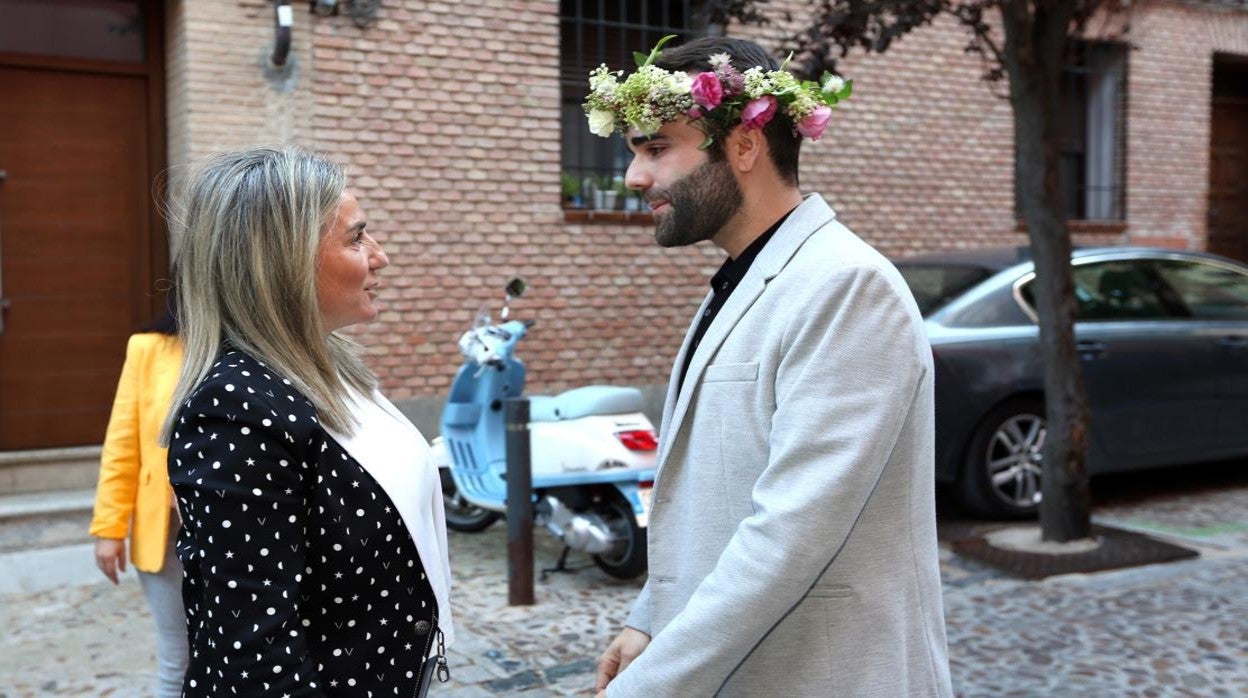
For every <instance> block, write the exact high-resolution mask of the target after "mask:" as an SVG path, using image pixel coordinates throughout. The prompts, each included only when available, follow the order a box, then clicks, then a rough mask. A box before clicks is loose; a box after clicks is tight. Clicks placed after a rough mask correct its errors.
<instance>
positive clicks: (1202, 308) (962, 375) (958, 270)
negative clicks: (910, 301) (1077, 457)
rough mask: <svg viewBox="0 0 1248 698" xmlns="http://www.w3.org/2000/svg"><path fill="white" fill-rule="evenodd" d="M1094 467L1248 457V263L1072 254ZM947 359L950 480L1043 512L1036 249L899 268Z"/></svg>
mask: <svg viewBox="0 0 1248 698" xmlns="http://www.w3.org/2000/svg"><path fill="white" fill-rule="evenodd" d="M1072 263H1073V265H1074V279H1075V298H1076V302H1077V304H1078V320H1077V322H1076V326H1075V334H1076V339H1077V341H1078V347H1079V352H1080V355H1081V357H1082V363H1083V376H1084V381H1085V385H1086V388H1087V392H1088V400H1089V403H1090V406H1091V411H1092V432H1091V434H1092V439H1091V449H1090V453H1089V454H1088V455H1089V460H1088V470H1089V472H1090V473H1092V474H1097V473H1107V472H1114V471H1122V470H1131V469H1137V468H1148V467H1152V466H1161V465H1180V464H1184V463H1193V462H1201V461H1212V460H1219V459H1223V458H1232V457H1241V456H1245V455H1248V267H1245V266H1244V265H1242V264H1240V263H1238V262H1234V261H1232V260H1229V259H1225V258H1223V257H1218V256H1215V255H1211V254H1202V253H1197V252H1180V251H1174V250H1160V249H1144V248H1133V247H1102V248H1085V249H1078V250H1076V251H1075V253H1074V255H1073V258H1072ZM897 266H898V268H899V269H900V270H901V273H902V275H903V276H904V277H905V278H906V281H907V282H908V283H909V285H910V288H911V290H912V291H913V292H914V295H915V298H916V299H917V300H918V303H919V308H920V309H921V310H922V312H923V315H924V317H925V318H926V321H927V332H928V336H929V337H930V339H931V342H932V351H933V353H934V355H935V362H936V449H937V454H936V457H937V462H936V473H937V480H938V481H940V482H942V483H947V484H951V485H953V487H954V490H955V492H956V494H957V495H958V498H959V500H960V501H961V502H962V504H963V505H965V506H966V507H967V508H968V509H970V510H972V511H975V512H977V513H980V514H986V515H990V516H1005V517H1015V516H1028V515H1034V513H1035V512H1036V510H1037V508H1038V504H1039V499H1040V465H1041V455H1040V449H1041V446H1042V445H1043V443H1044V438H1045V426H1044V390H1043V379H1042V370H1043V369H1042V366H1041V362H1040V352H1039V349H1038V346H1037V342H1038V328H1037V325H1036V316H1035V311H1034V307H1035V304H1034V300H1035V299H1034V296H1033V293H1034V289H1033V283H1032V282H1033V279H1034V277H1035V271H1034V267H1033V264H1032V262H1031V261H1030V254H1029V252H1028V251H1027V249H1026V248H1000V249H984V250H967V251H957V252H947V253H938V254H930V255H924V256H919V257H912V258H908V259H904V260H901V261H899V262H898V263H897Z"/></svg>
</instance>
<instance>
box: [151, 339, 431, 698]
mask: <svg viewBox="0 0 1248 698" xmlns="http://www.w3.org/2000/svg"><path fill="white" fill-rule="evenodd" d="M169 476H170V481H171V482H172V483H173V488H174V493H175V495H176V497H177V501H178V507H179V510H180V511H181V513H182V517H183V520H184V523H183V526H182V530H181V532H180V533H179V535H178V541H177V550H178V556H179V558H180V559H181V560H182V564H183V567H184V569H185V572H184V575H185V576H184V580H183V598H184V601H185V603H186V611H187V623H188V633H189V635H190V642H191V660H190V665H189V667H188V669H187V674H186V681H185V684H184V686H183V695H184V696H187V697H188V698H189V697H198V696H274V697H275V698H276V697H279V696H361V697H376V698H381V697H382V696H412V695H415V693H416V690H417V687H418V685H419V682H420V680H421V674H422V672H423V671H425V663H424V659H425V657H426V656H428V654H429V653H430V649H431V647H432V646H433V644H434V641H435V639H436V636H437V635H438V633H439V631H438V629H437V602H436V601H435V599H434V595H433V590H432V588H431V587H430V585H429V582H428V581H427V579H426V577H425V574H424V568H423V566H422V564H421V560H420V556H419V554H418V553H417V550H416V545H415V543H414V542H413V541H412V538H411V535H410V534H409V533H408V530H407V528H406V527H405V526H404V524H403V520H402V518H401V517H400V516H399V514H398V512H397V511H396V509H395V507H394V505H393V503H392V502H391V500H390V498H389V497H388V496H387V495H386V493H385V491H384V490H383V489H382V488H381V487H380V486H379V485H378V484H377V482H376V481H375V480H374V479H373V478H372V477H371V476H370V475H369V474H368V472H367V471H366V470H364V469H363V468H362V467H361V466H360V464H359V463H358V462H356V461H355V460H354V459H353V458H352V457H351V456H350V455H349V454H347V453H346V452H345V451H344V450H343V449H342V447H341V446H339V445H338V443H337V442H336V441H334V440H333V438H332V437H330V436H329V435H328V434H327V433H326V432H325V430H324V429H323V428H322V427H321V426H320V424H319V423H318V422H317V420H316V412H315V410H314V409H313V408H312V406H311V404H309V403H308V401H307V400H306V399H304V397H303V396H302V395H300V394H299V393H298V392H296V391H295V390H294V389H293V388H292V387H291V386H290V385H289V384H288V382H286V381H284V380H282V379H281V378H280V377H279V376H277V375H276V374H274V373H273V372H272V371H271V370H270V369H268V368H267V367H266V366H265V365H264V364H263V363H261V362H259V361H257V360H255V359H254V358H252V357H250V356H248V355H247V354H245V353H243V352H239V351H233V350H231V351H227V352H226V353H224V354H223V355H222V357H221V359H220V361H219V362H218V363H217V364H216V365H215V366H214V368H213V371H212V373H211V374H210V375H209V377H208V378H206V379H205V380H204V382H203V383H201V385H200V386H199V387H198V388H197V390H196V391H195V393H194V394H193V395H192V396H191V398H190V399H189V400H188V401H187V402H186V404H185V405H184V406H183V407H182V408H181V410H180V411H179V414H178V420H177V426H176V429H175V430H174V434H173V437H172V440H171V447H170V449H169Z"/></svg>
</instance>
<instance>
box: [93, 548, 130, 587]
mask: <svg viewBox="0 0 1248 698" xmlns="http://www.w3.org/2000/svg"><path fill="white" fill-rule="evenodd" d="M95 566H96V567H99V568H100V571H101V572H103V573H104V576H105V577H108V578H109V579H110V580H111V581H112V582H113V584H116V583H117V572H118V571H121V572H125V571H126V541H125V540H124V539H120V538H101V539H99V540H97V541H96V542H95Z"/></svg>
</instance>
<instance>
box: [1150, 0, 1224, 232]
mask: <svg viewBox="0 0 1248 698" xmlns="http://www.w3.org/2000/svg"><path fill="white" fill-rule="evenodd" d="M1127 39H1128V40H1129V41H1130V42H1131V44H1132V45H1133V46H1134V48H1135V50H1134V51H1132V52H1131V54H1130V57H1129V58H1128V61H1129V67H1128V82H1129V88H1128V93H1127V138H1128V144H1127V216H1128V220H1129V222H1130V228H1129V235H1130V239H1131V242H1132V243H1133V244H1145V245H1147V244H1158V245H1167V246H1174V247H1185V248H1194V249H1203V248H1204V246H1205V235H1206V228H1207V221H1206V211H1207V207H1208V189H1209V122H1210V109H1211V107H1210V96H1211V93H1212V89H1213V63H1214V53H1216V52H1225V53H1233V54H1238V55H1240V56H1248V13H1245V12H1244V11H1243V10H1242V9H1238V10H1236V9H1230V8H1226V7H1215V6H1208V5H1198V4H1195V3H1182V2H1157V1H1154V2H1149V3H1147V4H1145V5H1143V6H1142V7H1140V8H1139V9H1138V10H1137V11H1136V13H1135V15H1134V17H1133V21H1132V26H1131V33H1130V34H1129V35H1128V36H1127Z"/></svg>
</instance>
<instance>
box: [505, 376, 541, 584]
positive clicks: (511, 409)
mask: <svg viewBox="0 0 1248 698" xmlns="http://www.w3.org/2000/svg"><path fill="white" fill-rule="evenodd" d="M503 405H504V407H503V419H504V422H505V424H506V425H507V439H506V442H507V605H509V606H532V605H533V604H534V603H535V601H534V600H533V462H532V460H531V458H530V450H529V401H528V399H527V398H522V397H520V398H512V399H509V400H506V401H505V402H504V403H503Z"/></svg>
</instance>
